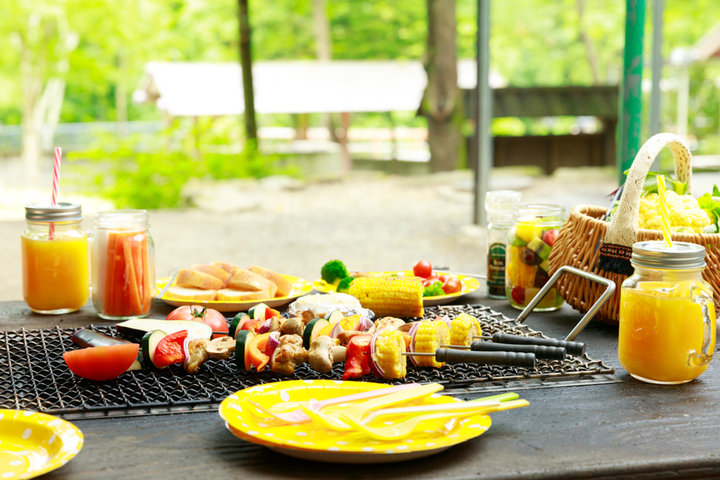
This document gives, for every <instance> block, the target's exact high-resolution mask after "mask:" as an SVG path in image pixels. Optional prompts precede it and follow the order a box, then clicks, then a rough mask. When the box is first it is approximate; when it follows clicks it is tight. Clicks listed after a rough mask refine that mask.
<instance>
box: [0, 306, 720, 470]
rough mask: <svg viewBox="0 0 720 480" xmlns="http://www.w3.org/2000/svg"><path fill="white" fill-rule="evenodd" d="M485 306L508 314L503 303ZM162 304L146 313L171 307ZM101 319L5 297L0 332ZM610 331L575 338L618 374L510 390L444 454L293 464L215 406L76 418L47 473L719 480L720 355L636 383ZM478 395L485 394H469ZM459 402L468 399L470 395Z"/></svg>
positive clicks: (556, 330)
mask: <svg viewBox="0 0 720 480" xmlns="http://www.w3.org/2000/svg"><path fill="white" fill-rule="evenodd" d="M458 303H459V304H464V303H471V304H483V305H488V306H490V307H492V308H493V309H494V310H496V311H499V312H502V313H504V314H505V315H507V316H508V317H510V318H515V317H516V316H517V314H518V313H519V312H518V311H517V310H514V309H512V308H511V307H509V306H508V305H507V303H506V302H504V301H497V300H491V299H488V298H485V297H482V296H480V295H469V296H466V297H464V298H463V299H462V300H461V301H459V302H458ZM171 308H172V307H169V306H167V305H165V304H163V303H161V302H156V303H154V305H153V316H156V317H163V316H164V315H165V314H166V313H167V312H169V311H170V310H171ZM579 319H580V314H578V313H577V312H575V311H573V310H572V309H570V308H569V307H568V306H567V305H565V306H563V308H562V309H561V310H560V311H558V312H553V313H534V314H531V315H530V317H529V318H528V320H527V321H526V323H527V324H528V325H529V326H531V327H533V328H534V329H537V330H541V331H542V332H543V333H545V334H546V335H548V336H551V337H556V338H562V337H564V336H565V335H566V334H567V333H568V332H569V331H570V330H571V329H572V327H573V326H574V325H575V324H576V323H577V322H578V320H579ZM90 323H93V324H102V322H101V321H99V318H98V317H97V316H96V315H95V314H94V312H93V310H92V308H91V307H90V306H87V307H85V308H84V309H83V310H82V311H80V312H78V313H75V314H71V315H64V316H60V317H48V316H40V315H35V314H32V312H30V310H29V309H28V308H27V307H26V306H25V304H24V303H22V302H4V303H0V330H11V329H18V328H21V327H24V328H27V329H36V328H48V327H51V326H54V325H59V326H60V327H62V328H68V327H77V326H85V325H88V324H90ZM616 337H617V329H616V327H612V326H608V325H604V324H602V323H595V322H591V323H590V325H589V326H588V327H587V328H586V329H585V330H584V331H583V332H582V333H581V334H580V335H579V336H578V338H577V340H579V341H584V342H586V343H587V346H588V348H587V353H588V354H589V355H590V356H592V357H593V358H596V359H600V360H602V361H604V362H605V363H606V364H608V365H611V366H612V367H613V368H614V369H615V374H614V375H611V376H609V378H608V379H607V381H605V382H602V383H598V382H595V383H593V382H591V383H582V382H566V383H563V382H560V383H558V384H556V385H555V386H552V387H549V386H542V387H537V388H536V387H534V386H533V385H532V384H528V386H529V387H530V388H527V389H521V388H522V387H520V388H513V390H514V391H516V392H518V393H519V394H520V396H521V397H522V398H525V399H527V400H529V402H530V406H529V407H527V408H522V409H517V410H512V411H509V412H499V413H494V414H492V421H493V424H492V426H491V428H490V429H489V430H488V431H487V432H486V433H484V434H483V435H481V436H479V437H477V438H475V439H472V440H470V441H467V442H465V443H462V444H460V445H457V446H454V447H452V448H450V449H448V450H446V451H444V452H441V453H439V454H436V455H433V456H428V457H425V458H421V459H416V460H412V461H406V462H399V463H388V464H381V465H347V464H333V463H319V462H312V461H307V460H299V459H295V458H291V457H288V456H284V455H282V454H280V453H276V452H273V451H271V450H269V449H267V448H265V447H262V446H258V445H254V444H251V443H248V442H245V441H243V440H240V439H238V438H236V437H235V436H233V435H232V434H231V433H230V432H228V431H227V430H226V428H225V426H224V422H223V420H222V419H221V418H220V417H219V416H218V414H217V413H216V412H202V413H200V412H198V413H188V414H174V415H154V416H138V417H129V418H128V417H125V418H94V419H74V420H72V422H73V423H74V424H75V425H77V426H78V427H79V428H80V429H81V430H82V432H83V434H84V437H85V444H84V447H83V449H82V451H81V452H80V453H79V454H78V455H77V457H75V458H74V459H73V460H72V461H71V462H69V463H68V464H67V465H65V466H64V467H62V468H60V469H58V470H56V471H54V472H51V473H49V474H48V475H46V476H45V477H44V478H48V479H98V478H103V479H127V478H137V479H166V478H167V479H183V478H193V479H197V478H203V479H213V480H217V479H224V478H238V477H246V478H253V479H260V478H298V479H300V478H303V479H304V478H314V479H335V478H373V479H379V478H400V477H402V478H409V479H443V480H449V479H460V478H462V479H468V478H487V479H495V478H497V479H504V478H533V479H539V478H716V477H717V478H720V454H719V453H718V438H720V437H719V436H718V433H717V432H718V430H717V429H718V425H720V360H719V359H716V360H715V361H714V362H713V363H711V364H710V367H709V368H708V370H707V371H706V372H705V373H704V374H703V375H702V376H701V377H700V378H699V379H697V380H695V381H693V382H691V383H689V384H686V385H679V386H655V385H647V384H644V383H641V382H639V381H637V380H634V379H633V378H631V377H629V375H628V374H627V373H626V372H625V371H624V370H623V369H622V367H620V365H619V363H618V361H617V348H616V342H617V339H616ZM476 396H482V395H476ZM463 398H473V395H468V396H464V397H463Z"/></svg>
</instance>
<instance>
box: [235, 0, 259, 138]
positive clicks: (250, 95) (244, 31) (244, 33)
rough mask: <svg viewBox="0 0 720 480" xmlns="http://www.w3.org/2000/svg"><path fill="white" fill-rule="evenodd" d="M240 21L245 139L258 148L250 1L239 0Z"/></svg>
mask: <svg viewBox="0 0 720 480" xmlns="http://www.w3.org/2000/svg"><path fill="white" fill-rule="evenodd" d="M238 20H239V24H240V25H239V27H240V66H241V67H242V86H243V99H244V101H245V115H244V116H245V137H246V141H247V143H248V145H255V147H257V123H255V92H254V87H253V75H252V48H251V44H250V16H249V13H248V0H238Z"/></svg>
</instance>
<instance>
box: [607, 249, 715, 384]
mask: <svg viewBox="0 0 720 480" xmlns="http://www.w3.org/2000/svg"><path fill="white" fill-rule="evenodd" d="M631 263H632V265H633V267H635V272H634V274H633V275H632V276H630V277H628V278H627V279H626V280H625V281H624V282H623V284H622V287H621V291H620V317H619V318H620V325H619V333H618V357H619V360H620V364H621V365H622V366H623V368H625V370H627V372H628V373H629V374H630V375H632V376H633V377H635V378H637V379H638V380H642V381H644V382H649V383H658V384H677V383H686V382H689V381H691V380H693V379H694V378H697V377H698V376H699V375H700V374H701V373H703V372H704V371H705V369H706V368H707V366H708V363H710V360H711V359H712V356H713V351H714V350H715V328H716V326H715V306H714V304H713V291H712V287H711V286H710V285H709V284H708V283H707V282H705V281H704V280H703V278H702V271H703V268H704V267H705V247H703V246H702V245H696V244H694V243H686V242H673V243H672V247H667V246H666V245H665V243H664V242H661V241H647V242H638V243H635V244H634V245H633V253H632V259H631Z"/></svg>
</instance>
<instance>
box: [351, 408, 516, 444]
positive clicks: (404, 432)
mask: <svg viewBox="0 0 720 480" xmlns="http://www.w3.org/2000/svg"><path fill="white" fill-rule="evenodd" d="M528 405H530V403H529V402H528V401H527V400H511V401H509V402H498V403H495V404H486V405H477V407H476V408H475V409H472V410H471V409H466V410H462V411H454V412H452V411H449V412H439V413H429V414H424V415H416V416H414V417H410V418H407V419H405V420H401V421H399V422H396V423H393V424H392V425H387V426H384V427H371V426H370V425H367V424H365V423H360V422H357V421H355V420H354V419H352V418H350V417H348V416H346V415H344V414H342V413H341V414H340V418H341V419H342V420H343V421H345V422H346V423H347V424H348V425H350V426H351V427H352V428H354V429H357V431H360V432H364V433H365V434H366V435H368V436H369V437H371V438H374V439H375V440H399V439H402V438H405V437H407V436H409V435H410V434H411V433H412V432H413V431H414V430H415V429H416V428H417V427H418V425H420V424H421V423H423V422H427V421H429V420H439V419H443V418H453V419H460V418H463V417H467V416H471V415H477V414H488V413H492V412H499V411H503V410H510V409H513V408H519V407H526V406H528Z"/></svg>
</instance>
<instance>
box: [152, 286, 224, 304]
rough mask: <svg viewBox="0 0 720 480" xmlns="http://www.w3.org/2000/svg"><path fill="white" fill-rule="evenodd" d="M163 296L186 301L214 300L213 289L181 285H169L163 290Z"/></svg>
mask: <svg viewBox="0 0 720 480" xmlns="http://www.w3.org/2000/svg"><path fill="white" fill-rule="evenodd" d="M163 297H164V298H172V299H175V300H183V301H186V302H208V301H212V300H215V290H203V289H200V288H188V287H181V286H179V285H171V286H170V287H168V289H167V290H166V291H165V294H164V295H163Z"/></svg>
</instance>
